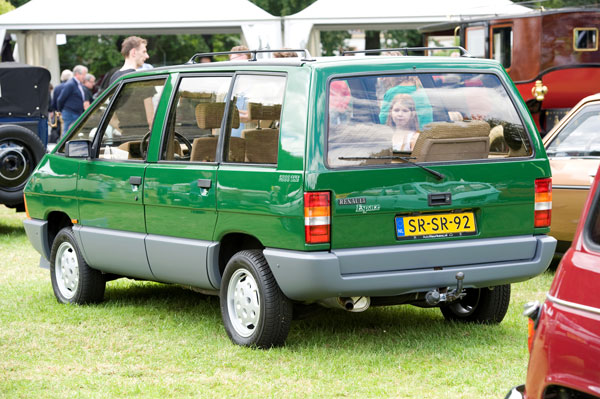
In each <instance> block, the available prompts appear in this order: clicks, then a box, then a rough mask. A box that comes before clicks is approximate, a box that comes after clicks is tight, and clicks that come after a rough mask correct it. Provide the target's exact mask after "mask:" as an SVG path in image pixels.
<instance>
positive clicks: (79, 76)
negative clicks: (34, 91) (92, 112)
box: [56, 65, 88, 133]
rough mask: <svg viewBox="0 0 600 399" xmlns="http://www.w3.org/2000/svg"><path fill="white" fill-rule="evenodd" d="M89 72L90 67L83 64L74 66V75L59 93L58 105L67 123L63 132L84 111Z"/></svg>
mask: <svg viewBox="0 0 600 399" xmlns="http://www.w3.org/2000/svg"><path fill="white" fill-rule="evenodd" d="M87 73H88V69H87V68H86V67H84V66H83V65H77V66H76V67H75V68H73V77H72V78H71V79H69V80H68V81H67V82H66V83H65V85H64V88H63V89H62V90H61V92H60V94H59V95H58V99H57V100H56V106H57V109H58V110H59V111H60V113H61V115H62V118H63V122H64V125H65V126H64V129H63V133H65V132H66V131H67V130H69V128H70V127H71V125H72V124H73V122H75V120H77V118H79V115H81V114H82V113H83V110H84V108H83V103H84V101H85V93H84V90H83V81H84V79H85V75H87Z"/></svg>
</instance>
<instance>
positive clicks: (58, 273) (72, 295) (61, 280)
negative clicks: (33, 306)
mask: <svg viewBox="0 0 600 399" xmlns="http://www.w3.org/2000/svg"><path fill="white" fill-rule="evenodd" d="M50 278H51V280H52V289H53V290H54V295H55V296H56V299H57V300H58V301H59V302H61V303H76V304H84V303H94V302H100V301H102V299H103V297H104V290H105V287H106V282H105V280H104V277H103V276H102V273H101V272H99V271H98V270H94V269H92V268H90V267H89V266H88V264H87V263H86V262H85V260H84V259H83V256H81V250H80V249H79V246H78V245H77V241H75V237H74V236H73V231H72V230H71V228H70V227H65V228H63V229H62V230H60V231H59V232H58V234H57V235H56V238H55V239H54V243H53V244H52V252H51V254H50Z"/></svg>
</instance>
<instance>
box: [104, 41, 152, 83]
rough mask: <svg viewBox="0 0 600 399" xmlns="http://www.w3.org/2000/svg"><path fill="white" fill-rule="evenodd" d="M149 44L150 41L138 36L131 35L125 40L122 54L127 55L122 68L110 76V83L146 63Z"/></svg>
mask: <svg viewBox="0 0 600 399" xmlns="http://www.w3.org/2000/svg"><path fill="white" fill-rule="evenodd" d="M147 44H148V42H147V41H146V39H142V38H141V37H138V36H129V37H128V38H126V39H125V40H123V44H122V45H121V54H122V55H123V57H125V62H124V63H123V66H122V67H121V69H120V70H118V71H117V72H115V73H113V75H112V76H111V77H110V83H109V84H112V83H113V82H114V81H115V80H117V79H118V78H119V77H121V76H123V75H126V74H128V73H131V72H135V71H136V70H137V69H140V68H141V67H142V66H143V65H144V62H145V61H146V60H147V59H148V58H149V55H148V50H147V49H146V45H147Z"/></svg>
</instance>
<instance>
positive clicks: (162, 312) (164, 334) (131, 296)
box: [0, 206, 552, 399]
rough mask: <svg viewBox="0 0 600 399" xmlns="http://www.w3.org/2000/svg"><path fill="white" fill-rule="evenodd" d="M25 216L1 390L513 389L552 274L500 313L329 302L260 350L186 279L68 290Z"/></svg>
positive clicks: (18, 235)
mask: <svg viewBox="0 0 600 399" xmlns="http://www.w3.org/2000/svg"><path fill="white" fill-rule="evenodd" d="M23 218H24V215H23V214H17V213H15V212H14V211H13V210H11V209H8V208H5V207H4V206H0V398H75V397H77V398H79V397H81V398H117V397H118V398H121V397H139V398H163V397H184V398H185V397H192V398H223V397H235V398H265V397H273V398H453V399H454V398H469V399H471V398H503V397H504V395H505V394H506V392H507V391H508V390H509V389H510V388H511V387H512V386H514V385H517V384H520V383H522V382H524V380H525V374H526V368H527V359H528V353H527V349H526V345H527V344H526V340H527V323H526V320H525V318H523V317H522V316H521V312H522V309H523V304H524V303H525V302H527V301H528V300H534V299H538V300H540V301H541V300H543V299H544V296H545V293H546V291H547V290H548V288H549V287H550V282H551V280H552V273H546V274H544V275H542V276H540V277H537V278H535V279H533V280H530V281H528V282H525V283H520V284H515V285H513V295H512V300H511V306H510V309H509V312H508V315H507V317H506V318H505V320H504V321H503V322H502V323H501V324H500V325H494V326H483V325H464V324H454V323H448V322H445V321H444V319H443V317H442V315H441V313H440V312H439V310H438V309H419V308H416V307H412V306H396V307H383V308H371V309H369V310H367V311H366V312H364V313H346V312H343V311H335V310H325V311H323V312H321V313H320V314H319V315H317V316H315V317H313V318H310V319H308V320H302V321H294V322H293V323H292V329H291V332H290V335H289V337H288V340H287V345H286V346H285V347H284V348H277V349H272V350H267V351H261V350H252V349H247V348H241V347H238V346H234V345H233V344H232V343H231V342H230V341H229V339H228V338H227V335H226V333H225V330H224V328H223V325H222V322H221V315H220V311H219V300H218V298H217V297H210V296H204V295H201V294H198V293H195V292H192V291H189V290H185V289H182V288H179V287H177V286H169V285H162V284H155V283H147V282H138V281H133V280H127V279H121V280H116V281H112V282H109V283H108V284H107V290H106V296H105V299H106V300H105V301H104V302H103V303H102V304H100V305H93V306H66V305H60V304H58V303H57V301H56V300H55V298H54V295H53V293H52V287H51V285H50V276H49V272H48V271H47V270H44V269H41V268H39V267H38V262H39V255H38V254H37V252H35V250H34V249H33V248H32V247H31V245H30V244H29V241H28V240H27V237H26V236H25V233H24V230H23V227H22V220H23Z"/></svg>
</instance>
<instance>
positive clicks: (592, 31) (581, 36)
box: [573, 28, 598, 51]
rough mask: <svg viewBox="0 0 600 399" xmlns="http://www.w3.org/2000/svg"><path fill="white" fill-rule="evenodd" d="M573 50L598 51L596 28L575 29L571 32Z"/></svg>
mask: <svg viewBox="0 0 600 399" xmlns="http://www.w3.org/2000/svg"><path fill="white" fill-rule="evenodd" d="M573 49H574V50H575V51H596V50H598V28H575V29H574V30H573Z"/></svg>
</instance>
